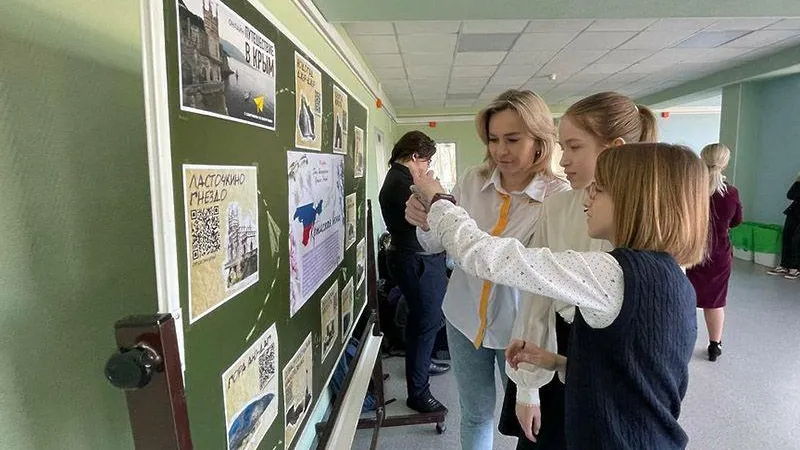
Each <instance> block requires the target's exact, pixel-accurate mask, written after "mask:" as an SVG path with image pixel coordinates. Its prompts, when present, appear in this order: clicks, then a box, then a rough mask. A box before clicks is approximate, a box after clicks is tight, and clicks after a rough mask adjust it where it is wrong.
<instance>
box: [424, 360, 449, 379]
mask: <svg viewBox="0 0 800 450" xmlns="http://www.w3.org/2000/svg"><path fill="white" fill-rule="evenodd" d="M449 370H450V364H447V363H435V362H433V361H431V367H430V369H429V370H428V373H429V374H430V376H432V377H435V376H436V375H441V374H443V373H447V372H448V371H449Z"/></svg>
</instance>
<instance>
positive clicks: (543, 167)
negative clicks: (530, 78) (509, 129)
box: [475, 89, 558, 178]
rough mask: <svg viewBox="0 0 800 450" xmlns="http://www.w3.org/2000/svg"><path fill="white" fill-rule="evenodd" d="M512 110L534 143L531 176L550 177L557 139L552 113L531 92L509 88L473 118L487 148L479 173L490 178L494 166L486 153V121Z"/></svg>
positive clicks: (487, 128) (487, 134) (487, 151)
mask: <svg viewBox="0 0 800 450" xmlns="http://www.w3.org/2000/svg"><path fill="white" fill-rule="evenodd" d="M506 110H511V111H514V112H516V113H517V115H519V117H520V118H521V119H522V121H523V122H524V123H525V127H526V128H527V131H528V135H529V136H531V137H532V138H533V140H534V146H535V153H534V158H533V162H532V165H531V167H530V173H531V174H532V175H534V174H538V173H545V174H548V175H552V168H551V160H552V157H553V154H554V153H555V152H556V146H557V145H558V139H557V137H556V135H557V133H556V131H557V130H556V126H555V123H554V122H553V114H552V113H551V112H550V108H548V106H547V103H545V101H544V100H543V99H542V98H541V97H539V96H538V95H537V94H535V93H534V92H531V91H519V90H516V89H510V90H508V91H505V92H503V93H502V94H500V95H498V96H497V98H495V99H494V100H493V101H492V102H491V103H489V105H487V106H486V107H485V108H483V109H482V110H481V111H480V112H478V114H477V115H476V116H475V128H476V130H477V132H478V137H480V139H481V141H482V142H483V143H484V145H486V157H485V158H484V163H483V167H481V170H480V174H481V175H482V176H484V177H486V178H488V177H490V176H491V174H492V172H493V171H494V169H495V167H497V165H496V164H495V163H494V161H493V160H492V157H491V154H490V153H489V121H490V120H491V118H492V116H493V115H494V114H496V113H498V112H501V111H506Z"/></svg>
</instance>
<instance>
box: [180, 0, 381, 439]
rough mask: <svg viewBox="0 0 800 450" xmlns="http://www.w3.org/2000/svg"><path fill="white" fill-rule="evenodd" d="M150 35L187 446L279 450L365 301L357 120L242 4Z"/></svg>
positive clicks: (210, 5) (348, 100)
mask: <svg viewBox="0 0 800 450" xmlns="http://www.w3.org/2000/svg"><path fill="white" fill-rule="evenodd" d="M164 23H165V30H164V33H165V40H166V57H167V61H166V62H167V68H168V70H167V82H168V92H169V111H170V114H169V121H170V123H169V130H170V143H171V154H172V175H173V186H174V207H175V217H176V223H175V226H176V232H177V250H178V270H179V274H180V296H181V299H180V302H181V309H182V310H183V311H184V314H183V325H184V340H185V362H186V370H185V374H184V375H185V379H184V382H185V388H186V398H187V404H188V409H189V422H190V426H191V432H192V439H193V441H194V446H195V448H196V449H198V450H204V449H214V450H217V449H221V448H231V449H233V448H235V449H254V448H260V449H273V448H278V449H281V448H287V449H288V448H293V447H294V445H296V444H297V441H298V439H299V435H300V434H301V433H302V430H303V428H304V427H305V426H306V422H307V421H308V418H309V416H310V415H311V411H312V410H313V409H314V407H315V405H316V403H317V400H318V399H319V397H320V392H321V390H322V388H323V386H324V385H325V383H326V382H327V380H328V379H329V377H330V375H331V373H332V371H333V368H334V366H335V364H336V362H337V360H338V357H339V355H340V354H341V351H342V348H343V343H344V342H345V340H346V337H347V336H349V330H350V329H351V327H352V326H353V324H354V323H355V321H356V320H357V318H358V315H359V313H360V312H361V311H362V310H363V306H364V304H365V293H366V282H365V281H364V280H363V273H364V262H363V261H365V254H366V252H365V248H364V245H365V244H364V242H365V229H366V224H365V217H364V214H365V201H366V199H365V178H364V167H365V163H364V158H365V155H364V154H365V152H364V146H365V144H366V136H365V135H364V132H365V131H362V130H368V129H369V128H368V126H367V120H368V119H367V109H366V108H365V107H364V106H363V105H362V104H361V103H360V102H359V101H357V100H356V99H355V98H353V96H352V95H351V94H350V93H349V92H348V91H347V90H346V89H345V88H344V86H342V85H340V84H339V83H337V82H336V81H335V80H334V79H333V78H332V77H331V76H330V74H329V73H327V72H326V71H325V69H324V68H323V67H321V66H320V65H319V64H318V63H317V62H316V60H315V59H314V57H313V55H310V54H308V53H306V52H304V51H303V50H302V49H301V48H298V46H297V45H296V44H295V43H294V42H293V41H292V40H290V39H289V38H288V37H287V36H285V35H284V34H283V33H281V32H280V31H279V29H278V28H276V26H275V25H274V24H273V23H271V22H270V21H269V20H268V19H267V18H266V17H265V15H263V14H262V13H261V12H260V11H259V10H258V9H257V8H256V7H254V6H253V5H252V4H251V3H250V2H249V1H247V0H225V1H224V2H222V1H219V0H177V1H174V0H164ZM290 241H291V243H290ZM290 254H291V256H290ZM351 299H352V300H351ZM309 337H310V339H309ZM287 400H288V401H287Z"/></svg>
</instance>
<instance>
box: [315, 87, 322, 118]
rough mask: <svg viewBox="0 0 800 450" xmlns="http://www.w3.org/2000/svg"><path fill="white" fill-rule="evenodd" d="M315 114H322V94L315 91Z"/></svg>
mask: <svg viewBox="0 0 800 450" xmlns="http://www.w3.org/2000/svg"><path fill="white" fill-rule="evenodd" d="M314 114H322V94H320V92H319V91H314Z"/></svg>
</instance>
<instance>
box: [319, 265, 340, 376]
mask: <svg viewBox="0 0 800 450" xmlns="http://www.w3.org/2000/svg"><path fill="white" fill-rule="evenodd" d="M319 310H320V317H321V320H322V328H321V330H322V362H323V363H324V362H325V359H327V358H328V353H330V351H331V348H333V344H335V343H336V338H337V337H339V280H336V281H334V282H333V285H331V287H330V288H329V289H328V291H327V292H326V293H325V295H323V296H322V302H321V304H320V308H319Z"/></svg>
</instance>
